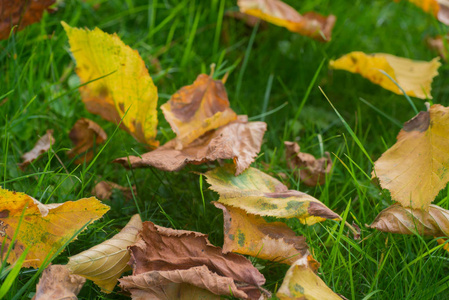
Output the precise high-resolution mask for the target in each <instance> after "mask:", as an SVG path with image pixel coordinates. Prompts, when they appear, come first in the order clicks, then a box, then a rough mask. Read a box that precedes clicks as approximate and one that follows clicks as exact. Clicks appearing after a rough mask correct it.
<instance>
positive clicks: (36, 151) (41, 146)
mask: <svg viewBox="0 0 449 300" xmlns="http://www.w3.org/2000/svg"><path fill="white" fill-rule="evenodd" d="M54 143H55V138H54V137H53V130H51V129H50V130H47V133H46V134H45V135H44V136H43V137H41V138H40V139H39V140H38V141H37V142H36V144H35V145H34V147H33V149H31V151H29V152H27V153H25V154H24V155H22V159H23V163H21V164H19V167H20V169H22V171H23V170H25V167H26V166H28V165H29V164H30V163H32V162H33V161H35V160H36V159H38V158H39V156H41V155H42V154H44V153H45V152H47V151H48V150H49V149H50V148H51V145H53V144H54Z"/></svg>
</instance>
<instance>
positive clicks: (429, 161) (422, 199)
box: [372, 104, 449, 209]
mask: <svg viewBox="0 0 449 300" xmlns="http://www.w3.org/2000/svg"><path fill="white" fill-rule="evenodd" d="M448 136H449V108H446V107H444V106H441V105H439V104H435V105H432V106H431V107H430V110H429V111H426V112H424V111H422V112H420V113H419V114H418V115H416V116H415V117H414V118H413V119H411V120H410V121H408V122H406V123H405V124H404V128H403V129H402V130H401V131H400V132H399V134H398V136H397V142H396V144H394V145H393V146H392V147H391V148H390V149H388V150H387V151H386V152H385V153H384V154H382V156H381V157H380V158H379V159H378V160H377V161H376V162H375V163H374V170H373V173H372V175H373V177H377V178H378V179H379V182H380V185H381V187H382V188H384V189H388V190H389V191H390V193H391V198H392V199H393V200H395V201H397V202H399V203H401V205H402V206H405V207H408V206H410V207H412V208H419V209H427V207H428V206H429V204H430V203H431V202H432V201H433V200H434V199H435V197H436V196H437V195H438V193H439V191H440V190H441V189H443V188H444V187H445V186H446V184H447V182H448V181H449V172H447V169H448V168H449V164H448V162H449V140H448V138H447V137H448Z"/></svg>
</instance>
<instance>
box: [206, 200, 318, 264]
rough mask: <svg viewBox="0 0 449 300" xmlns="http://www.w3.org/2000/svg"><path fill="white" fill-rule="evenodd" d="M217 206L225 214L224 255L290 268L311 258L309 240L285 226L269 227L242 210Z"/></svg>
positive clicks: (276, 223)
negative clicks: (288, 266) (236, 254)
mask: <svg viewBox="0 0 449 300" xmlns="http://www.w3.org/2000/svg"><path fill="white" fill-rule="evenodd" d="M213 204H214V205H215V207H217V208H219V209H221V210H222V211H223V220H224V245H223V253H228V252H231V251H232V252H236V253H240V254H246V255H251V256H254V257H258V258H262V259H268V260H272V261H278V262H280V263H284V264H288V265H291V264H293V263H294V262H295V261H297V260H298V259H299V258H301V257H303V256H308V255H310V253H309V246H308V245H307V244H306V239H305V237H303V236H297V235H296V234H295V232H294V231H293V230H291V229H290V228H289V227H288V226H287V225H286V224H285V223H282V222H271V223H268V222H267V221H265V220H264V219H263V218H262V217H259V216H256V215H252V214H248V213H246V212H245V211H244V210H242V209H239V208H235V207H232V206H227V205H224V204H221V203H219V202H213ZM317 264H318V263H316V264H315V265H317Z"/></svg>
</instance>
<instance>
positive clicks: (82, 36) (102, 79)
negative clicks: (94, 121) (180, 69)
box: [62, 22, 158, 147]
mask: <svg viewBox="0 0 449 300" xmlns="http://www.w3.org/2000/svg"><path fill="white" fill-rule="evenodd" d="M62 26H63V27H64V29H65V31H66V33H67V36H68V38H69V42H70V49H71V51H72V54H73V56H74V58H75V59H76V63H77V69H76V72H77V74H78V76H79V77H80V79H81V82H82V83H87V82H89V81H92V82H89V83H88V84H86V85H84V86H82V87H80V92H81V97H82V99H83V102H84V103H85V104H86V108H87V110H88V111H89V112H91V113H93V114H97V115H100V116H101V117H102V118H104V119H106V120H108V121H111V122H116V123H119V122H120V120H121V119H123V120H122V123H121V124H122V125H123V127H124V128H125V129H126V130H127V131H128V132H129V133H130V134H131V135H132V136H133V137H134V138H135V139H136V140H138V141H139V142H141V143H146V144H148V145H150V146H154V147H155V146H157V145H158V142H157V141H156V140H155V138H156V133H157V130H156V126H157V111H156V106H157V98H158V96H157V88H156V86H155V85H154V83H153V80H152V79H151V77H150V75H149V74H148V70H147V69H146V67H145V63H144V61H143V60H142V58H141V57H140V56H139V53H138V52H137V51H136V50H133V49H131V48H130V47H129V46H127V45H125V44H124V43H123V42H122V41H121V40H120V38H119V37H118V36H117V35H116V34H113V35H109V34H107V33H105V32H103V31H101V30H100V29H98V28H95V29H94V30H92V31H91V30H87V29H86V30H85V29H79V28H73V27H70V26H69V25H67V24H66V23H65V22H62Z"/></svg>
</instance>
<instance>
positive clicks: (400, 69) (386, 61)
mask: <svg viewBox="0 0 449 300" xmlns="http://www.w3.org/2000/svg"><path fill="white" fill-rule="evenodd" d="M329 65H330V67H331V68H334V69H338V70H346V71H349V72H351V73H358V74H360V75H362V76H363V77H365V78H366V79H368V80H370V81H371V82H372V83H375V84H378V85H380V86H381V87H383V88H384V89H387V90H389V91H392V92H393V93H396V94H398V95H402V91H401V90H400V89H399V88H398V86H397V85H396V84H395V83H394V82H393V81H391V79H390V78H388V76H386V75H385V74H383V73H382V72H381V71H383V72H385V73H387V74H388V75H389V76H390V77H391V78H393V79H394V80H395V81H396V82H397V83H398V84H399V85H400V86H401V87H402V89H403V90H404V91H405V93H406V94H407V95H409V96H412V97H416V98H421V99H427V98H429V99H432V95H431V93H430V92H431V89H432V81H433V78H434V77H435V76H437V75H438V71H437V70H438V68H439V67H440V66H441V63H440V62H439V57H436V58H434V59H433V60H431V61H430V62H427V61H414V60H411V59H407V58H403V57H397V56H394V55H391V54H385V53H374V54H365V53H363V52H358V51H355V52H351V53H349V54H346V55H344V56H342V57H340V58H339V59H337V60H335V61H334V60H331V61H330V63H329Z"/></svg>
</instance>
